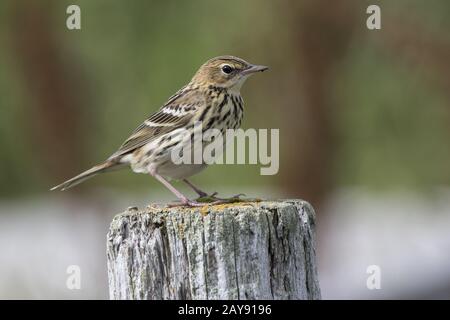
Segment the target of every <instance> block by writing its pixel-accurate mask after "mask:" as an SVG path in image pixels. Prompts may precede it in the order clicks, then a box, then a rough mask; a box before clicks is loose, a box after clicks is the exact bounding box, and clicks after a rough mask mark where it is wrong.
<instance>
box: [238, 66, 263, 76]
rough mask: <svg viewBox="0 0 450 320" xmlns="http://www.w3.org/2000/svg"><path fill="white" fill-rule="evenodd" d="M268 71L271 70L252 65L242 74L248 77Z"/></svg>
mask: <svg viewBox="0 0 450 320" xmlns="http://www.w3.org/2000/svg"><path fill="white" fill-rule="evenodd" d="M267 69H269V67H266V66H258V65H251V66H250V67H249V68H247V69H245V70H244V71H242V73H243V74H244V75H247V74H252V73H255V72H263V71H266V70H267Z"/></svg>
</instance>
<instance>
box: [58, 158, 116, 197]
mask: <svg viewBox="0 0 450 320" xmlns="http://www.w3.org/2000/svg"><path fill="white" fill-rule="evenodd" d="M122 166H123V165H122V164H121V163H117V162H113V161H105V162H103V163H100V164H98V165H96V166H94V167H92V168H91V169H89V170H86V171H84V172H82V173H80V174H79V175H77V176H76V177H73V178H72V179H69V180H67V181H64V182H63V183H61V184H59V185H57V186H55V187H53V188H51V189H50V190H52V191H53V190H58V189H59V190H61V191H64V190H67V189H69V188H72V187H73V186H76V185H77V184H79V183H81V182H83V181H85V180H87V179H89V178H92V177H93V176H95V175H97V174H99V173H103V172H107V171H111V170H115V169H120V168H121V167H122Z"/></svg>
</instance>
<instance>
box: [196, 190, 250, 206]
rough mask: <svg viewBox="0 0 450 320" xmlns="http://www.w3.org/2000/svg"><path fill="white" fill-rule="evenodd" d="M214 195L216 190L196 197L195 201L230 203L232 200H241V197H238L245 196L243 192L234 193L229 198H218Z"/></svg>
mask: <svg viewBox="0 0 450 320" xmlns="http://www.w3.org/2000/svg"><path fill="white" fill-rule="evenodd" d="M216 195H217V192H214V193H212V194H211V195H208V196H205V197H199V198H197V201H199V202H206V203H208V204H220V203H232V202H239V201H242V199H241V198H240V197H242V196H245V194H243V193H239V194H236V195H234V196H232V197H229V198H219V197H216Z"/></svg>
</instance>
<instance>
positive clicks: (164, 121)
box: [109, 87, 206, 159]
mask: <svg viewBox="0 0 450 320" xmlns="http://www.w3.org/2000/svg"><path fill="white" fill-rule="evenodd" d="M205 104H206V99H205V96H204V95H202V94H201V93H200V92H198V90H194V89H189V88H187V87H184V88H182V89H181V90H179V91H178V92H177V93H175V94H174V95H173V96H172V97H170V98H169V100H168V101H167V102H166V103H165V104H164V105H163V106H162V107H161V109H159V110H158V111H157V112H155V113H154V114H152V115H151V116H150V117H149V118H148V119H147V120H145V121H144V122H143V123H142V124H141V125H140V126H139V127H137V128H136V129H135V130H134V131H133V133H132V134H131V136H130V137H129V138H128V139H127V140H125V142H124V143H123V144H122V145H121V146H120V148H119V149H118V150H117V151H116V152H115V153H114V154H113V155H111V157H109V159H113V158H116V157H120V156H124V155H126V154H128V153H130V152H133V151H134V150H136V149H137V148H139V147H142V146H144V145H145V144H147V143H149V142H151V141H152V140H154V139H156V138H158V137H160V136H162V135H164V134H166V133H169V132H171V131H173V130H175V129H178V128H182V127H184V126H186V125H187V124H188V123H189V122H190V121H191V120H192V118H193V117H194V115H195V113H196V111H198V110H199V108H201V107H202V105H203V106H204V105H205Z"/></svg>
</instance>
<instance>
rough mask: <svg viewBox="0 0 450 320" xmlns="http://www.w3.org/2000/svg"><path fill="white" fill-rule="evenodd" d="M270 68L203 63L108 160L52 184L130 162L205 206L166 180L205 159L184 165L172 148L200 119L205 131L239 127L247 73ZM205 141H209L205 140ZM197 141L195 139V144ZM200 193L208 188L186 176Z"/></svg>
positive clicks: (227, 59)
mask: <svg viewBox="0 0 450 320" xmlns="http://www.w3.org/2000/svg"><path fill="white" fill-rule="evenodd" d="M266 69H267V67H264V66H255V65H252V64H250V63H248V62H246V61H244V60H242V59H240V58H236V57H233V56H221V57H216V58H213V59H211V60H208V61H207V62H206V63H205V64H203V65H202V66H201V67H200V69H199V70H198V71H197V73H196V74H195V75H194V77H193V78H192V80H191V81H190V82H189V84H187V85H186V86H184V87H183V88H181V89H180V90H179V91H178V92H177V93H175V94H174V95H173V96H171V97H170V98H169V99H168V101H167V102H166V103H165V104H164V105H163V106H162V107H161V108H160V109H159V110H158V111H157V112H156V113H154V114H152V115H151V116H150V117H149V118H148V119H147V120H145V121H144V122H143V123H142V124H141V125H140V126H139V127H137V128H136V129H135V130H134V131H133V133H132V134H131V136H130V137H129V138H128V139H127V140H125V142H124V143H123V144H122V145H121V146H120V148H119V149H118V150H117V151H116V152H115V153H114V154H112V155H111V156H110V157H109V158H108V159H107V160H106V161H105V162H103V163H101V164H99V165H97V166H95V167H93V168H91V169H89V170H87V171H85V172H83V173H81V174H80V175H78V176H76V177H74V178H72V179H70V180H68V181H66V182H64V183H62V184H60V185H58V186H56V187H54V188H52V190H55V189H61V190H65V189H68V188H70V187H73V186H75V185H77V184H78V183H80V182H82V181H84V180H86V179H88V178H90V177H92V176H93V175H96V174H98V173H101V172H106V171H110V170H113V169H117V168H121V167H124V166H130V167H131V169H132V170H133V171H134V172H138V173H148V174H151V175H152V176H154V177H155V178H156V179H158V180H159V181H160V182H162V183H163V184H164V185H165V186H166V187H168V188H169V189H170V190H171V191H172V192H173V193H174V194H175V195H176V196H177V197H178V198H179V199H180V200H181V202H182V203H183V204H186V205H193V206H194V205H203V204H199V203H197V202H195V201H191V200H189V199H187V198H186V197H185V196H184V195H182V194H181V193H180V192H179V191H178V190H176V189H175V188H174V187H173V186H172V185H170V183H169V182H168V181H167V178H169V179H183V180H185V179H186V178H188V177H190V176H192V175H194V174H196V173H198V172H199V171H201V170H203V169H204V168H205V167H206V164H179V165H176V164H174V163H173V162H172V160H171V151H172V150H173V148H175V147H176V146H178V147H179V146H183V145H185V143H187V141H188V140H190V139H191V136H188V137H186V135H185V134H182V133H186V131H185V129H187V130H190V131H189V132H192V133H194V130H197V129H196V128H195V127H194V124H195V123H197V122H198V121H200V122H201V123H202V126H203V128H202V129H203V130H207V129H210V128H214V129H219V130H221V131H222V132H224V131H225V130H226V129H229V128H230V129H237V128H239V127H240V125H241V122H242V117H243V100H242V97H241V95H240V89H241V86H242V84H243V83H244V82H245V80H246V79H247V77H248V76H249V75H250V74H252V73H255V72H258V71H264V70H266ZM202 143H203V144H204V142H202ZM180 144H181V145H180ZM192 145H195V144H192ZM185 182H187V183H188V184H189V185H190V186H191V187H193V188H194V190H195V191H196V192H197V193H199V195H205V193H204V192H202V191H200V190H199V189H197V188H195V187H194V186H193V185H192V184H190V183H189V182H188V181H187V180H185Z"/></svg>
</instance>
